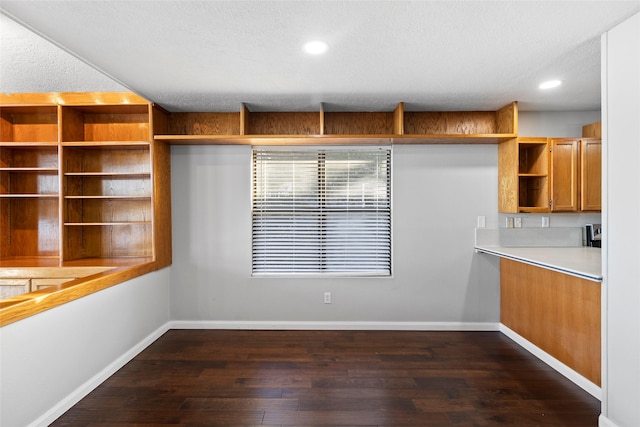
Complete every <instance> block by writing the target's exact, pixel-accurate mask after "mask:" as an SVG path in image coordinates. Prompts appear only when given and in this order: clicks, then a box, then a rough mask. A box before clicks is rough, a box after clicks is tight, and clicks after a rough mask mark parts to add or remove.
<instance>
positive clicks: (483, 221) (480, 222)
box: [477, 215, 487, 228]
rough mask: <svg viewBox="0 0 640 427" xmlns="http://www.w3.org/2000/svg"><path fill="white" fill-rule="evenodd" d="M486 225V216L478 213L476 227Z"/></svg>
mask: <svg viewBox="0 0 640 427" xmlns="http://www.w3.org/2000/svg"><path fill="white" fill-rule="evenodd" d="M486 226H487V217H486V216H484V215H480V216H479V217H478V226H477V227H478V228H485V227H486Z"/></svg>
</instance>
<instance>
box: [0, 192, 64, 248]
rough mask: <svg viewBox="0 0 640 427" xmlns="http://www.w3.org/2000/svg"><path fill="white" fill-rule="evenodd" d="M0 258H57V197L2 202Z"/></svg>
mask: <svg viewBox="0 0 640 427" xmlns="http://www.w3.org/2000/svg"><path fill="white" fill-rule="evenodd" d="M0 204H1V206H2V208H1V211H2V229H1V230H0V236H1V239H2V245H1V246H0V249H1V250H2V253H0V258H10V257H34V256H58V255H59V234H58V232H59V221H58V198H57V197H54V198H37V197H34V198H24V199H22V198H20V199H14V198H12V199H2V200H0Z"/></svg>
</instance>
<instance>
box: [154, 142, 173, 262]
mask: <svg viewBox="0 0 640 427" xmlns="http://www.w3.org/2000/svg"><path fill="white" fill-rule="evenodd" d="M152 156H153V217H154V223H153V225H154V228H153V254H154V256H155V260H156V262H157V264H158V268H163V267H166V266H168V265H171V260H172V254H171V251H172V247H171V245H172V244H171V242H172V240H171V147H170V146H169V144H165V143H163V142H154V143H153V146H152Z"/></svg>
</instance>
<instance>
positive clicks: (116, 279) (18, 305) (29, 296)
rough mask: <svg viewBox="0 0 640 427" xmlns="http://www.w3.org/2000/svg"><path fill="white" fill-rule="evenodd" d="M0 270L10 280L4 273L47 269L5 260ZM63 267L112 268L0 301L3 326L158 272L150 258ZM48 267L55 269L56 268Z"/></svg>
mask: <svg viewBox="0 0 640 427" xmlns="http://www.w3.org/2000/svg"><path fill="white" fill-rule="evenodd" d="M0 267H1V268H0V277H10V276H3V273H5V274H10V273H11V271H15V270H17V269H20V270H29V268H34V269H35V268H44V267H46V266H41V265H40V264H38V265H33V264H32V265H27V266H25V264H24V263H22V265H20V266H18V265H11V262H5V261H4V260H3V262H2V264H0ZM63 267H111V268H109V269H108V270H106V271H102V272H98V273H95V274H91V275H89V276H86V277H82V278H78V279H75V280H71V281H69V282H66V283H63V284H61V285H56V286H50V287H47V288H44V289H42V290H39V291H35V292H29V293H25V294H22V295H18V296H15V297H11V298H7V299H4V300H0V327H3V326H6V325H9V324H11V323H14V322H17V321H19V320H22V319H25V318H27V317H29V316H33V315H35V314H38V313H41V312H43V311H46V310H49V309H52V308H55V307H57V306H60V305H62V304H65V303H68V302H70V301H73V300H76V299H79V298H82V297H84V296H87V295H90V294H92V293H95V292H98V291H101V290H103V289H106V288H109V287H111V286H114V285H117V284H119V283H122V282H125V281H127V280H130V279H133V278H135V277H138V276H142V275H144V274H147V273H150V272H152V271H154V270H157V264H156V262H155V261H152V260H151V259H150V258H124V259H114V258H92V259H83V260H79V261H73V262H69V263H65V264H64V266H63ZM49 268H50V269H52V270H55V269H56V267H49Z"/></svg>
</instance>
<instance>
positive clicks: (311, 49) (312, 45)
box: [304, 40, 329, 55]
mask: <svg viewBox="0 0 640 427" xmlns="http://www.w3.org/2000/svg"><path fill="white" fill-rule="evenodd" d="M328 48H329V46H328V45H327V44H326V43H325V42H323V41H319V40H315V41H311V42H309V43H306V44H305V45H304V51H305V52H307V53H308V54H310V55H321V54H323V53H325V52H326V51H327V49H328Z"/></svg>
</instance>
